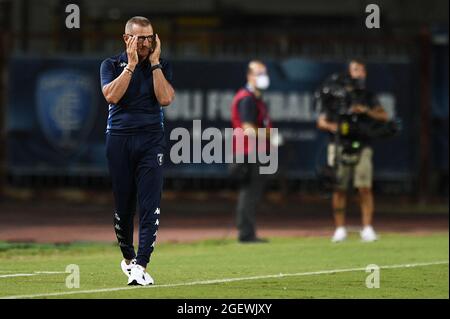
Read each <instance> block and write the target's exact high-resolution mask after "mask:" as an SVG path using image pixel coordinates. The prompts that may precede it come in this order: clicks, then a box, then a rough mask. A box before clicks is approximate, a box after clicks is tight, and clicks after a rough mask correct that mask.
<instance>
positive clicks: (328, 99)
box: [315, 74, 401, 162]
mask: <svg viewBox="0 0 450 319" xmlns="http://www.w3.org/2000/svg"><path fill="white" fill-rule="evenodd" d="M367 94H368V92H367V90H366V89H365V87H364V85H362V84H361V83H360V81H359V80H357V79H352V78H351V77H350V76H349V75H348V74H333V75H331V76H330V77H329V78H328V79H327V80H326V81H325V83H324V84H323V85H322V86H321V87H320V88H319V90H318V91H316V94H315V95H316V100H318V99H320V101H321V104H322V105H321V108H322V110H327V111H328V113H331V114H336V121H337V123H338V132H337V133H336V141H337V144H338V145H339V146H340V147H341V148H342V154H343V155H344V156H345V155H349V156H353V155H357V154H359V152H360V151H361V150H362V148H363V147H364V146H365V145H366V144H367V142H368V141H369V140H371V139H377V138H385V137H391V136H394V135H395V134H397V133H398V132H399V131H400V126H401V125H400V124H401V123H400V121H399V120H392V121H389V122H381V121H377V120H374V119H372V118H370V117H369V116H367V115H366V114H355V113H351V112H350V108H351V106H353V105H356V104H362V105H364V104H366V96H367ZM344 162H345V160H344Z"/></svg>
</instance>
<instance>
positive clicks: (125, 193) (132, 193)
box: [106, 132, 165, 267]
mask: <svg viewBox="0 0 450 319" xmlns="http://www.w3.org/2000/svg"><path fill="white" fill-rule="evenodd" d="M164 151H165V139H164V133H163V132H156V133H144V134H139V135H130V136H121V135H109V134H107V136H106V153H107V158H108V166H109V172H110V176H111V181H112V188H113V195H114V202H115V212H114V230H115V233H116V237H117V241H118V243H119V246H120V249H121V251H122V255H123V257H124V258H125V259H133V258H136V261H137V264H139V265H141V266H143V267H146V266H147V264H148V263H149V261H150V256H151V254H152V252H153V250H154V246H155V241H156V235H157V231H158V228H159V217H160V201H161V193H162V186H163V168H162V165H163V154H164ZM136 201H138V203H139V246H138V250H137V254H136V252H135V249H134V245H133V232H134V215H135V212H136Z"/></svg>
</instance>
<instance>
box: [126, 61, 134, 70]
mask: <svg viewBox="0 0 450 319" xmlns="http://www.w3.org/2000/svg"><path fill="white" fill-rule="evenodd" d="M126 68H128V69H130V70H131V71H132V72H134V69H135V68H136V64H133V63H131V64H130V63H128V64H127V66H126Z"/></svg>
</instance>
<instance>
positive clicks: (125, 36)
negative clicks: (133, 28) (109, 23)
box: [123, 34, 130, 44]
mask: <svg viewBox="0 0 450 319" xmlns="http://www.w3.org/2000/svg"><path fill="white" fill-rule="evenodd" d="M129 38H130V36H129V35H127V34H124V35H123V41H124V42H125V44H126V43H127V41H128V39H129Z"/></svg>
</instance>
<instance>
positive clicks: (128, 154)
mask: <svg viewBox="0 0 450 319" xmlns="http://www.w3.org/2000/svg"><path fill="white" fill-rule="evenodd" d="M123 39H124V42H125V45H126V51H125V52H123V53H121V54H119V55H117V56H114V57H111V58H108V59H106V60H104V61H103V62H102V64H101V67H100V78H101V87H102V92H103V95H104V97H105V99H106V101H107V102H108V104H109V106H108V110H109V115H108V120H107V128H106V156H107V159H108V167H109V172H110V175H111V182H112V189H113V195H114V202H115V211H114V230H115V233H116V237H117V240H118V243H119V247H120V249H121V251H122V255H123V260H122V262H121V268H122V271H123V272H124V273H125V275H126V276H127V277H128V285H150V284H153V283H154V281H153V278H152V277H151V276H150V275H149V274H148V273H147V271H146V268H147V264H148V263H149V262H150V256H151V254H152V252H153V249H154V246H155V241H156V236H157V230H158V226H159V217H160V201H161V192H162V185H163V172H162V165H163V158H164V153H165V148H166V143H165V137H164V122H163V121H164V119H163V112H162V107H165V106H168V105H170V104H171V103H172V101H173V99H174V97H175V91H174V89H173V87H172V85H171V81H172V69H171V67H170V64H169V63H168V61H167V60H164V59H161V58H160V55H161V41H160V39H159V37H158V35H157V34H155V33H154V31H153V28H152V25H151V23H150V21H149V20H148V19H147V18H145V17H139V16H137V17H133V18H131V19H130V20H128V22H127V23H126V26H125V34H124V35H123ZM136 200H137V201H138V204H139V205H138V208H139V245H138V250H137V253H136V251H135V249H134V246H133V233H134V227H133V226H134V223H133V220H134V215H135V212H136Z"/></svg>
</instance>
